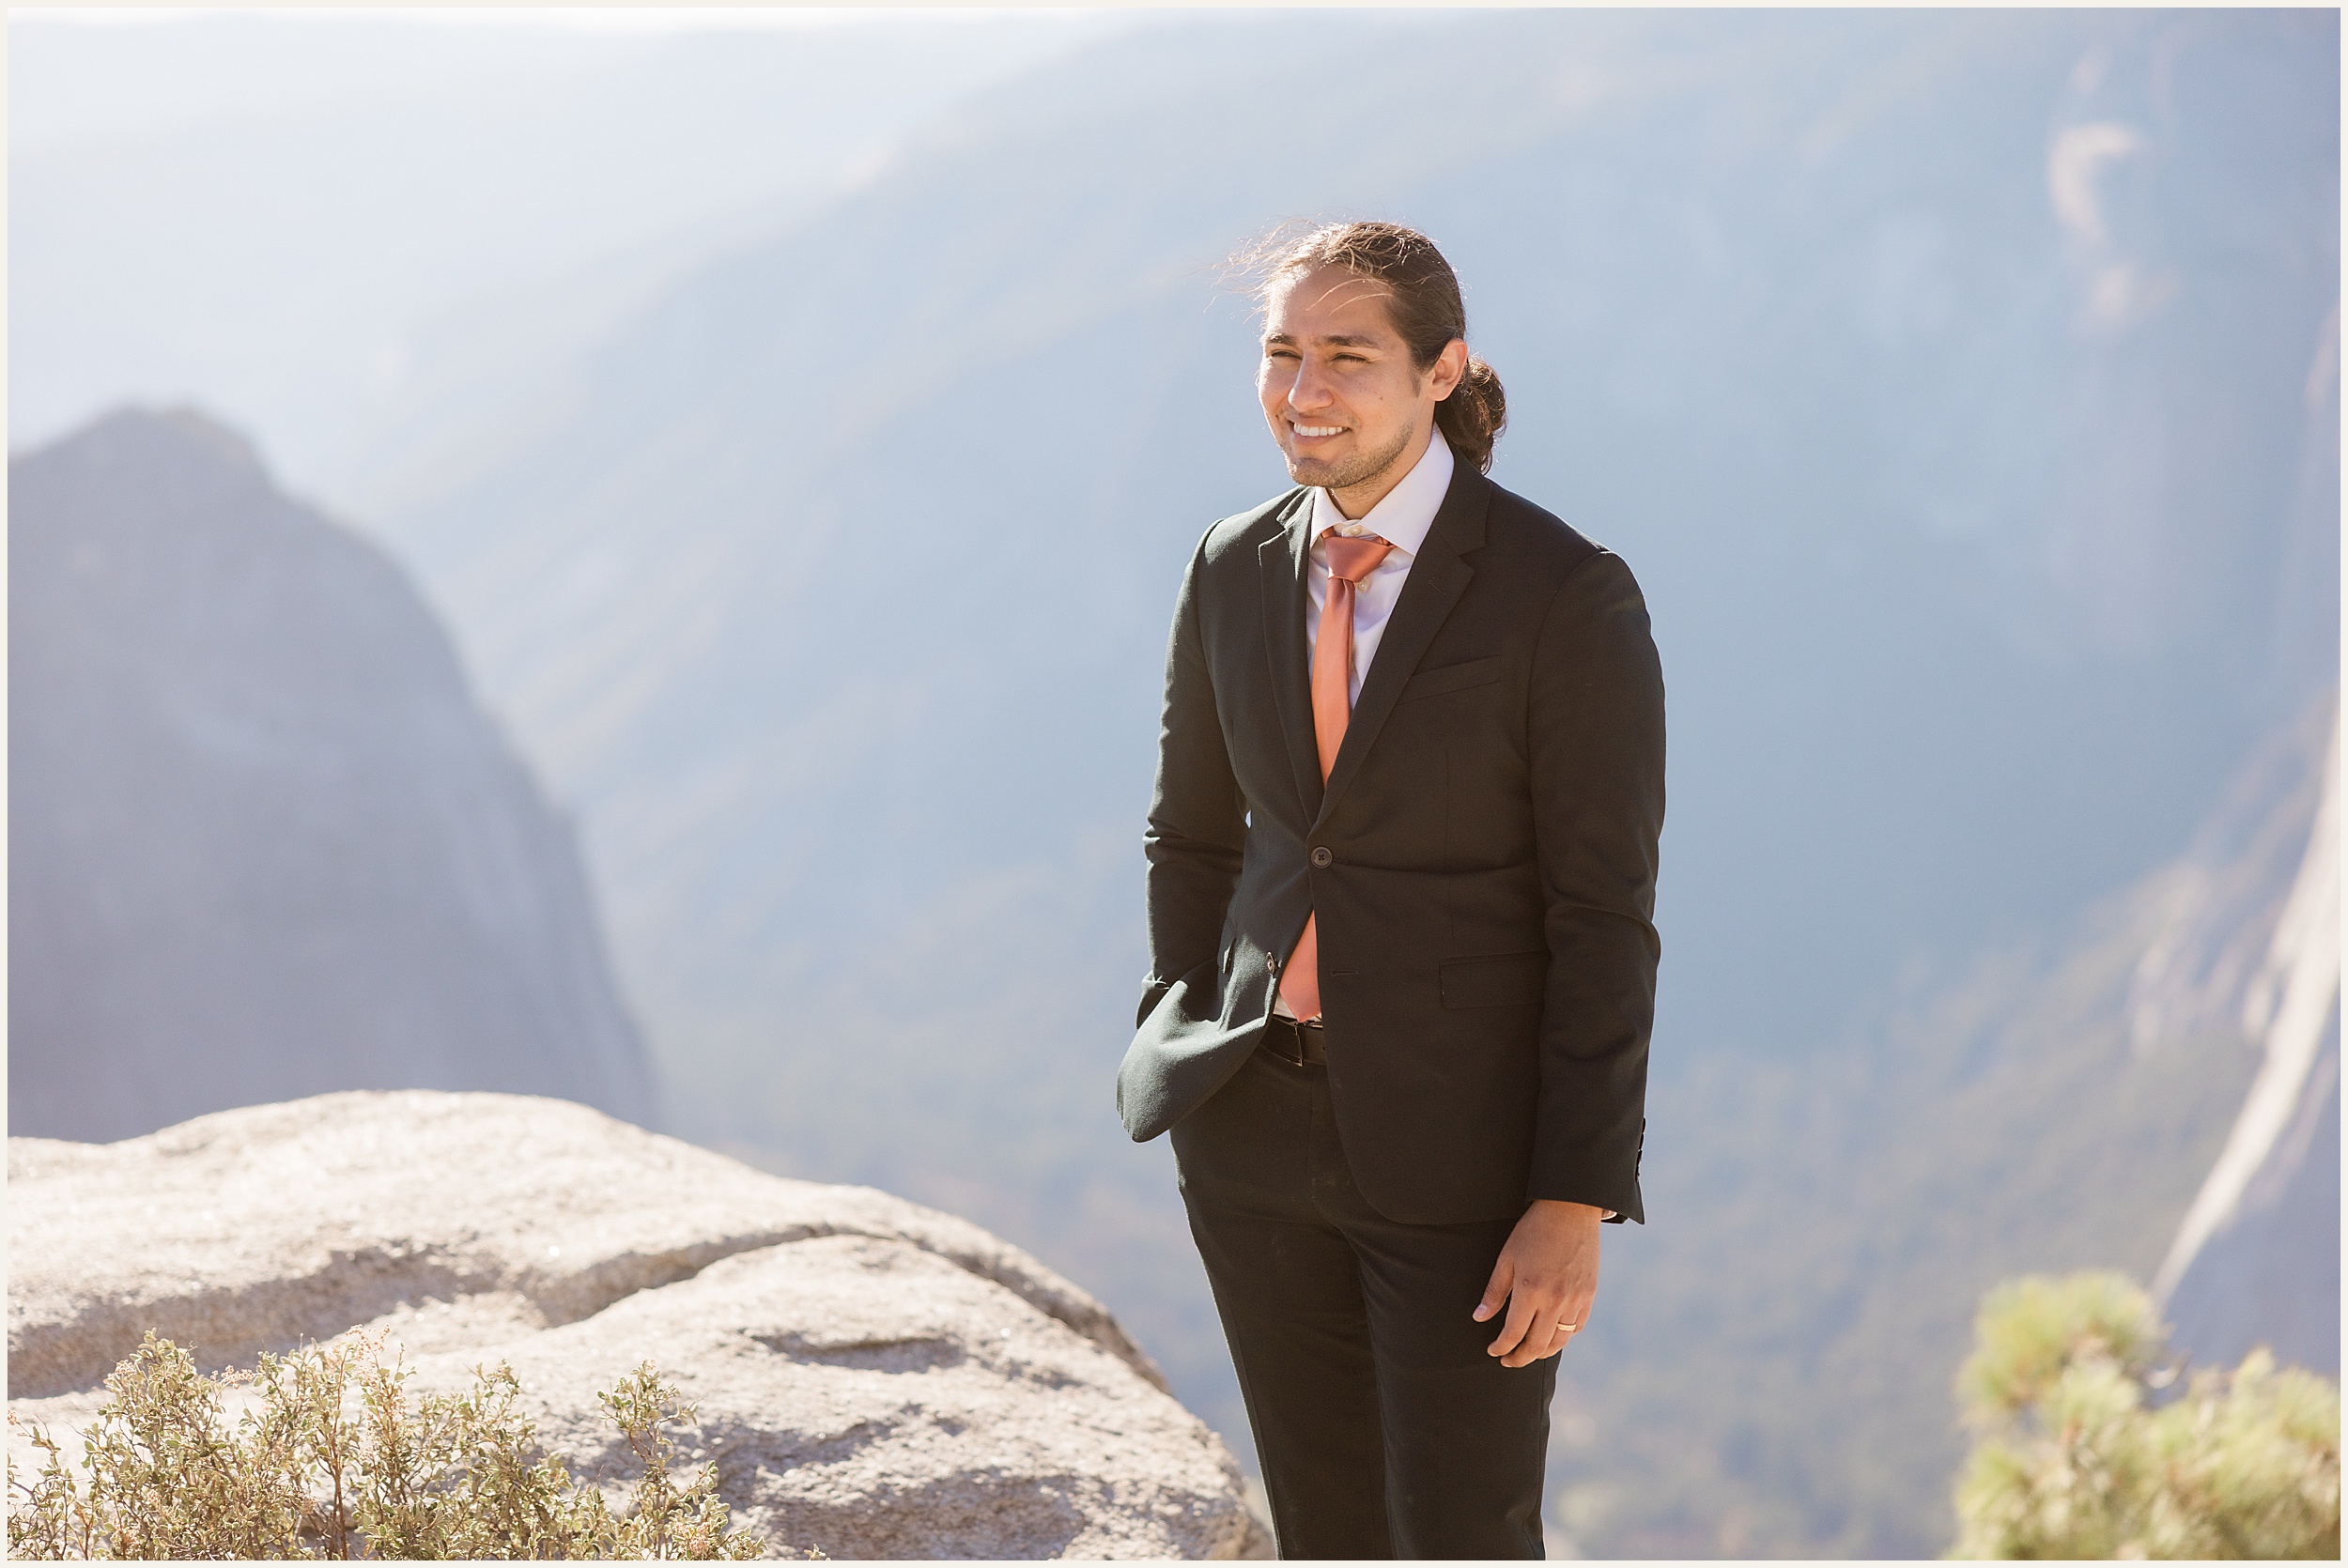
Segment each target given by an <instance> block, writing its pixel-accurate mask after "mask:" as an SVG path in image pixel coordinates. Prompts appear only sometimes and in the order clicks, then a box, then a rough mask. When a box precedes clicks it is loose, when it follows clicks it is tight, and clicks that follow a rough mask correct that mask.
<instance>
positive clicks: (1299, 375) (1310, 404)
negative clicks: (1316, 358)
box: [1289, 365, 1330, 413]
mask: <svg viewBox="0 0 2348 1568" xmlns="http://www.w3.org/2000/svg"><path fill="white" fill-rule="evenodd" d="M1329 396H1330V393H1329V383H1328V382H1327V381H1326V380H1324V379H1322V377H1321V373H1320V372H1319V371H1317V370H1315V369H1314V368H1313V367H1312V366H1310V365H1305V366H1302V367H1300V368H1299V369H1298V370H1297V372H1296V379H1295V380H1294V381H1291V382H1290V383H1289V407H1291V408H1294V409H1295V410H1296V411H1297V412H1299V413H1303V412H1304V411H1305V409H1307V408H1321V407H1327V405H1328V403H1329Z"/></svg>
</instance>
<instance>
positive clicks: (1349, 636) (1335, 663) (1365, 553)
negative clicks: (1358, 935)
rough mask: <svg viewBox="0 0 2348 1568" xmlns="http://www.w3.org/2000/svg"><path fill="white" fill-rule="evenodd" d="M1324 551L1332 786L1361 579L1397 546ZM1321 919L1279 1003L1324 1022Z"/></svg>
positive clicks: (1320, 658)
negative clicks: (1354, 611)
mask: <svg viewBox="0 0 2348 1568" xmlns="http://www.w3.org/2000/svg"><path fill="white" fill-rule="evenodd" d="M1393 548H1394V546H1392V545H1390V544H1388V543H1387V542H1386V541H1385V540H1383V539H1381V538H1379V537H1378V536H1377V535H1375V534H1372V535H1370V536H1369V537H1367V538H1364V539H1347V538H1344V537H1342V536H1341V535H1339V534H1337V533H1336V532H1334V531H1332V532H1330V533H1328V534H1327V535H1325V536H1323V538H1322V539H1321V550H1322V552H1323V553H1324V554H1326V555H1327V557H1328V558H1329V593H1328V597H1327V598H1326V600H1325V601H1324V602H1323V603H1322V605H1321V631H1320V634H1319V635H1318V636H1317V637H1315V638H1313V740H1314V742H1315V744H1317V745H1318V746H1320V748H1321V782H1322V783H1323V784H1326V783H1327V782H1329V773H1330V770H1331V769H1333V768H1335V767H1336V765H1337V747H1338V746H1342V745H1344V744H1345V725H1346V721H1347V720H1348V719H1350V718H1352V716H1353V595H1354V592H1355V591H1356V590H1357V589H1358V588H1359V587H1360V586H1361V582H1362V579H1363V578H1364V577H1367V576H1369V575H1370V573H1372V572H1374V571H1376V570H1377V569H1378V563H1379V562H1380V561H1383V560H1385V559H1386V555H1387V553H1388V552H1389V551H1391V550H1392V549H1393ZM1318 927H1319V919H1318V917H1317V916H1315V915H1306V916H1305V934H1304V935H1303V936H1300V937H1298V938H1297V939H1296V951H1294V952H1292V953H1290V955H1289V962H1288V968H1287V969H1286V970H1285V971H1283V972H1282V973H1281V976H1280V999H1281V1000H1282V1001H1284V1002H1286V1003H1287V1004H1288V1005H1289V1011H1290V1012H1292V1013H1294V1014H1295V1015H1296V1016H1297V1017H1299V1018H1319V1017H1320V1016H1321V938H1320V932H1319V929H1318Z"/></svg>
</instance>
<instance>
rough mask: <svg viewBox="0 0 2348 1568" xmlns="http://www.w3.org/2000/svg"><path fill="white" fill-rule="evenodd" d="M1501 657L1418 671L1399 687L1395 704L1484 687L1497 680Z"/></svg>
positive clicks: (1496, 654)
mask: <svg viewBox="0 0 2348 1568" xmlns="http://www.w3.org/2000/svg"><path fill="white" fill-rule="evenodd" d="M1500 665H1501V656H1500V655H1499V654H1498V653H1494V654H1491V656H1490V657H1488V658H1481V659H1470V660H1468V661H1467V663H1465V664H1446V665H1444V666H1442V667H1440V668H1439V669H1422V670H1420V671H1419V672H1418V673H1417V674H1415V675H1413V676H1412V677H1411V678H1410V679H1409V680H1408V681H1405V682H1404V683H1403V684H1402V695H1401V696H1399V697H1398V698H1396V699H1395V700H1396V701H1397V702H1410V701H1413V700H1415V699H1418V698H1421V697H1441V696H1443V695H1444V693H1445V692H1454V691H1465V690H1467V689H1468V688H1469V687H1470V686H1488V685H1491V684H1492V683H1493V682H1494V681H1497V680H1499V679H1500Z"/></svg>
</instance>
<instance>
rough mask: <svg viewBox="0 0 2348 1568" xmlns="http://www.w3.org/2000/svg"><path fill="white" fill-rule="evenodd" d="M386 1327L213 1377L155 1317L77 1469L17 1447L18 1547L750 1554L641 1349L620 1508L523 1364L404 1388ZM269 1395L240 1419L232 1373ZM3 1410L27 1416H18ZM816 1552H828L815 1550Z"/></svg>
mask: <svg viewBox="0 0 2348 1568" xmlns="http://www.w3.org/2000/svg"><path fill="white" fill-rule="evenodd" d="M383 1344H384V1342H383V1339H382V1338H381V1336H374V1337H361V1336H354V1337H352V1338H349V1339H346V1340H341V1341H337V1342H334V1343H332V1344H329V1345H305V1346H303V1347H302V1348H301V1349H300V1350H298V1351H296V1352H294V1353H293V1354H292V1355H290V1356H283V1357H279V1356H263V1357H262V1358H261V1361H260V1365H259V1366H258V1367H256V1368H255V1370H254V1371H252V1372H250V1373H241V1372H229V1373H225V1374H223V1375H222V1376H219V1377H217V1378H214V1377H208V1376H205V1375H203V1374H202V1373H200V1372H198V1371H197V1370H196V1368H195V1363H194V1362H193V1360H190V1359H189V1357H188V1355H187V1353H186V1352H185V1351H183V1350H181V1349H180V1348H178V1346H177V1345H173V1344H172V1343H171V1342H170V1341H169V1340H164V1339H158V1338H156V1337H155V1336H154V1334H152V1333H149V1334H148V1335H147V1342H146V1343H145V1344H144V1345H141V1346H140V1347H139V1350H138V1353H137V1354H136V1355H133V1356H132V1357H131V1358H130V1359H129V1360H126V1361H124V1362H122V1364H121V1365H119V1366H117V1367H116V1368H115V1370H114V1372H113V1374H112V1375H111V1376H108V1377H107V1379H106V1394H107V1398H106V1401H105V1403H104V1405H103V1406H102V1407H100V1410H99V1412H98V1415H97V1417H96V1419H95V1420H94V1421H93V1422H92V1423H91V1425H90V1428H89V1431H88V1433H87V1434H86V1436H85V1438H84V1441H83V1450H84V1453H83V1459H82V1467H81V1468H82V1469H83V1471H84V1474H85V1478H86V1480H85V1483H77V1482H76V1480H75V1478H74V1477H73V1475H72V1474H71V1473H70V1470H69V1469H68V1468H67V1466H66V1463H65V1461H64V1458H63V1456H62V1455H61V1454H60V1453H59V1452H58V1447H57V1444H56V1443H55V1441H54V1440H53V1439H52V1438H51V1437H50V1436H49V1435H48V1433H47V1432H45V1431H44V1430H42V1429H41V1428H40V1427H39V1426H34V1427H32V1428H31V1429H30V1432H29V1434H28V1436H29V1437H30V1440H31V1441H32V1442H33V1444H34V1445H35V1446H37V1447H38V1448H39V1449H40V1450H42V1451H43V1452H44V1453H46V1454H47V1455H48V1458H47V1460H46V1462H45V1463H44V1464H43V1465H42V1467H41V1469H40V1473H39V1475H38V1476H36V1477H35V1478H34V1479H33V1480H32V1481H31V1482H30V1483H24V1482H22V1481H20V1480H19V1479H18V1478H17V1473H16V1464H15V1461H14V1459H13V1457H11V1458H10V1460H9V1463H8V1493H9V1497H8V1501H9V1505H10V1506H9V1509H8V1551H9V1554H10V1555H11V1556H14V1557H29V1558H308V1557H329V1558H349V1557H373V1558H393V1559H452V1558H749V1557H757V1556H759V1555H761V1553H762V1551H763V1549H764V1548H765V1542H764V1541H762V1540H761V1539H759V1538H758V1537H757V1536H756V1535H754V1534H752V1533H751V1532H750V1531H749V1530H729V1529H728V1528H727V1517H728V1515H727V1509H726V1505H725V1504H724V1503H723V1502H721V1501H719V1500H718V1471H717V1467H716V1466H715V1465H709V1466H705V1467H703V1469H702V1470H701V1472H700V1473H699V1474H698V1475H696V1476H694V1477H693V1478H692V1479H691V1480H690V1481H688V1482H687V1483H685V1484H684V1485H682V1486H680V1485H679V1484H678V1483H677V1482H676V1480H675V1479H674V1478H673V1477H672V1475H671V1473H670V1461H671V1456H672V1453H673V1452H674V1446H675V1445H674V1444H673V1443H672V1442H671V1441H670V1439H669V1437H668V1436H667V1434H666V1432H665V1431H664V1430H663V1429H664V1428H665V1427H667V1426H668V1425H670V1424H671V1423H672V1422H689V1421H691V1420H692V1419H693V1409H692V1407H690V1406H688V1405H686V1404H684V1403H682V1402H681V1400H680V1399H679V1396H678V1391H677V1390H675V1389H674V1388H672V1387H671V1386H670V1385H668V1384H666V1383H663V1382H661V1381H660V1379H659V1376H658V1374H657V1371H656V1370H655V1368H654V1366H653V1364H652V1363H651V1362H650V1361H646V1362H645V1363H643V1364H642V1365H641V1366H640V1367H639V1368H637V1370H636V1371H635V1372H634V1373H633V1374H631V1375H630V1376H627V1377H626V1378H623V1379H622V1380H621V1382H620V1385H619V1387H618V1388H616V1389H614V1390H612V1391H610V1392H609V1393H604V1394H599V1395H598V1396H597V1397H598V1398H599V1399H601V1400H602V1402H603V1406H604V1408H605V1410H606V1411H607V1412H608V1413H609V1414H610V1417H611V1419H612V1421H613V1422H614V1423H616V1424H617V1425H618V1427H619V1429H620V1432H621V1434H622V1436H623V1437H625V1438H626V1441H627V1444H628V1447H629V1448H630V1449H631V1450H632V1451H633V1452H634V1453H635V1454H636V1457H637V1459H638V1460H639V1461H640V1462H641V1464H642V1466H643V1474H642V1476H641V1478H640V1479H639V1480H638V1481H637V1483H636V1485H635V1489H634V1492H633V1494H632V1495H631V1496H630V1497H629V1499H627V1502H626V1505H625V1506H623V1507H622V1508H621V1509H619V1510H618V1511H617V1512H616V1513H615V1512H614V1511H613V1510H612V1509H611V1507H610V1504H608V1503H607V1502H606V1501H605V1499H604V1497H603V1494H602V1493H601V1492H599V1491H598V1490H596V1489H595V1487H594V1486H591V1485H584V1484H575V1483H573V1482H572V1480H571V1477H570V1473H569V1472H568V1471H567V1470H566V1469H564V1466H563V1463H562V1461H560V1460H559V1459H555V1458H553V1457H551V1456H549V1455H545V1454H542V1453H539V1452H538V1448H537V1443H536V1440H535V1437H536V1433H535V1428H534V1427H533V1424H532V1423H531V1422H530V1421H529V1420H528V1419H527V1418H525V1417H523V1416H521V1415H518V1414H517V1413H516V1412H515V1410H514V1407H513V1406H514V1398H515V1395H516V1394H517V1393H518V1392H519V1391H520V1384H519V1383H518V1382H517V1380H516V1378H515V1376H514V1373H513V1370H512V1369H511V1368H510V1367H507V1366H505V1365H503V1364H502V1363H501V1364H500V1365H499V1366H498V1368H497V1369H496V1370H495V1371H490V1372H485V1371H479V1370H476V1372H475V1374H474V1382H473V1386H472V1388H471V1390H469V1391H466V1392H464V1393H461V1394H427V1395H425V1396H424V1397H422V1398H420V1399H411V1398H409V1395H408V1392H407V1390H406V1388H405V1386H404V1385H405V1384H406V1382H407V1380H408V1376H409V1374H408V1370H407V1368H406V1367H405V1366H404V1365H401V1364H400V1363H399V1361H398V1360H397V1359H396V1358H395V1359H394V1362H393V1363H392V1364H390V1365H386V1364H385V1363H384V1361H383V1359H382V1348H383ZM245 1386H250V1387H252V1388H253V1389H254V1390H255V1391H256V1392H257V1393H258V1395H259V1397H258V1399H257V1401H256V1402H255V1406H254V1407H253V1408H250V1409H248V1410H246V1411H245V1412H244V1413H243V1414H242V1415H241V1416H239V1418H238V1420H237V1422H236V1423H235V1425H234V1427H233V1428H232V1427H231V1426H230V1425H229V1423H228V1422H227V1421H226V1420H225V1418H224V1412H223V1400H222V1394H223V1391H224V1390H226V1389H229V1388H236V1387H245ZM8 1422H9V1424H10V1425H12V1426H13V1425H15V1424H16V1417H15V1416H14V1415H13V1414H11V1415H10V1416H9V1417H8ZM809 1555H810V1556H811V1557H812V1556H815V1555H817V1554H815V1553H812V1552H811V1553H810V1554H809Z"/></svg>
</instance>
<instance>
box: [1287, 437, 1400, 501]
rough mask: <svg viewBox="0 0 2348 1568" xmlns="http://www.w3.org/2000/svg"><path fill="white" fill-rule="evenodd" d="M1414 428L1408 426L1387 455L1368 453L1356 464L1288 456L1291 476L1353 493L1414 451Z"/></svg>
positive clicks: (1306, 482)
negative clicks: (1407, 453)
mask: <svg viewBox="0 0 2348 1568" xmlns="http://www.w3.org/2000/svg"><path fill="white" fill-rule="evenodd" d="M1410 445H1411V429H1410V427H1409V426H1408V425H1405V426H1404V427H1403V429H1402V434H1400V435H1399V436H1397V437H1396V438H1394V444H1393V445H1392V446H1390V447H1388V448H1386V449H1385V450H1384V451H1383V452H1371V453H1363V454H1362V455H1360V456H1358V457H1355V458H1354V459H1353V460H1352V462H1347V463H1329V462H1322V461H1321V460H1319V459H1316V458H1304V457H1299V456H1297V455H1296V454H1295V453H1288V454H1287V455H1288V460H1289V477H1290V479H1292V480H1294V481H1295V482H1296V483H1297V484H1310V485H1314V486H1316V487H1318V488H1320V489H1323V490H1350V489H1352V487H1353V486H1354V485H1356V484H1367V483H1368V482H1369V481H1371V480H1373V479H1376V478H1377V477H1378V476H1379V475H1380V474H1382V473H1384V472H1385V471H1386V470H1387V469H1390V468H1392V467H1393V466H1394V465H1395V464H1396V463H1398V462H1399V461H1400V460H1401V457H1402V453H1404V452H1406V451H1408V450H1409V449H1410Z"/></svg>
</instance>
